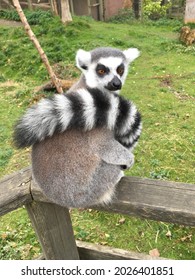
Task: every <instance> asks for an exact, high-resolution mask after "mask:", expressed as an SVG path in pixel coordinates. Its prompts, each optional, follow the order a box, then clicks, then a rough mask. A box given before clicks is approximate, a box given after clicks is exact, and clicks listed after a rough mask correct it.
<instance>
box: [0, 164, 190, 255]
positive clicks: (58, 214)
mask: <svg viewBox="0 0 195 280" xmlns="http://www.w3.org/2000/svg"><path fill="white" fill-rule="evenodd" d="M23 205H25V206H26V209H27V211H28V214H29V217H30V219H31V222H32V224H33V227H34V229H35V232H36V234H37V236H38V238H39V241H40V243H41V246H42V250H43V253H44V258H46V259H140V258H141V259H153V257H150V256H147V255H143V254H138V253H134V252H129V251H128V252H127V251H124V250H119V249H115V248H112V249H111V248H109V247H104V246H99V245H93V244H89V243H83V242H77V243H76V241H75V239H74V234H73V229H72V224H71V218H70V214H69V210H68V209H66V208H63V207H61V206H58V205H55V204H53V203H51V202H50V201H49V200H48V199H47V198H46V197H45V196H44V195H43V193H42V192H41V190H40V188H39V187H38V186H37V185H36V184H35V182H34V181H33V180H32V176H31V169H30V168H26V169H23V170H21V171H19V172H16V173H14V174H12V175H10V176H6V177H5V178H3V179H2V180H1V181H0V216H1V215H4V214H6V213H8V212H11V211H13V210H14V209H17V208H19V207H21V206H23ZM91 208H93V209H96V210H100V211H109V212H113V213H121V214H126V215H130V216H137V217H141V218H147V219H152V220H157V221H165V222H170V223H177V224H181V225H187V226H195V185H193V184H185V183H176V182H168V181H159V180H152V179H144V178H138V177H124V178H122V180H121V181H120V182H119V184H118V186H117V191H116V197H115V199H114V201H113V203H112V204H110V205H108V206H102V205H101V206H100V205H97V206H94V207H91Z"/></svg>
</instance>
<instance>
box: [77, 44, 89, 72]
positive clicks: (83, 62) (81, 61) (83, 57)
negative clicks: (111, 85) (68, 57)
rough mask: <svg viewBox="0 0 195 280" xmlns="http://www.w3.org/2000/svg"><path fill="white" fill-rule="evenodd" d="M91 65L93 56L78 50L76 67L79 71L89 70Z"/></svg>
mask: <svg viewBox="0 0 195 280" xmlns="http://www.w3.org/2000/svg"><path fill="white" fill-rule="evenodd" d="M90 63H91V54H90V52H86V51H84V50H81V49H80V50H78V51H77V54H76V65H77V67H78V68H79V69H81V70H82V71H83V70H87V69H88V66H89V64H90Z"/></svg>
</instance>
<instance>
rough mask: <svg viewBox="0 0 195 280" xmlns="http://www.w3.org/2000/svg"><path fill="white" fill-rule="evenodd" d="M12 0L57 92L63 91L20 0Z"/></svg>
mask: <svg viewBox="0 0 195 280" xmlns="http://www.w3.org/2000/svg"><path fill="white" fill-rule="evenodd" d="M12 2H13V5H14V7H15V9H16V10H17V12H18V15H19V17H20V19H21V22H22V23H23V25H24V28H25V30H26V32H27V34H28V36H29V38H30V40H31V41H32V42H33V44H34V46H35V47H36V49H37V50H38V52H39V55H40V57H41V59H42V61H43V63H44V65H45V67H46V69H47V71H48V73H49V76H50V78H51V81H52V83H53V84H54V85H55V87H56V90H57V92H58V93H62V92H63V89H62V86H61V82H60V80H59V79H58V78H57V77H56V75H55V73H54V72H53V69H52V67H51V65H50V63H49V60H48V58H47V56H46V54H45V53H44V51H43V49H42V47H41V45H40V43H39V41H38V39H37V38H36V36H35V34H34V33H33V31H32V29H31V27H30V25H29V24H28V21H27V19H26V16H25V14H24V12H23V10H22V8H21V6H20V3H19V1H18V0H12Z"/></svg>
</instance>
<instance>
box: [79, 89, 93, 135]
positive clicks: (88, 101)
mask: <svg viewBox="0 0 195 280" xmlns="http://www.w3.org/2000/svg"><path fill="white" fill-rule="evenodd" d="M77 93H78V94H79V95H80V97H81V98H82V99H83V101H84V102H83V103H84V117H85V128H86V130H91V129H92V128H93V126H94V122H95V113H96V109H95V106H94V101H93V98H92V96H91V94H90V93H89V92H88V91H87V90H86V89H84V88H82V89H79V90H78V92H77Z"/></svg>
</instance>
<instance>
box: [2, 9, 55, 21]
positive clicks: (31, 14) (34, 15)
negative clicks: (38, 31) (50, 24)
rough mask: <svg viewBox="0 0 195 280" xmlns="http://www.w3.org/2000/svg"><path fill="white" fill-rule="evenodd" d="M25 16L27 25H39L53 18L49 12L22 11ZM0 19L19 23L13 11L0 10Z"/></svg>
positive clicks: (16, 14)
mask: <svg viewBox="0 0 195 280" xmlns="http://www.w3.org/2000/svg"><path fill="white" fill-rule="evenodd" d="M24 13H25V16H26V18H27V20H28V23H29V24H32V25H33V24H34V25H35V24H40V23H41V22H45V21H49V20H50V19H51V18H53V15H52V13H51V12H50V11H47V12H46V11H43V10H34V11H29V10H24ZM0 18H4V19H7V20H15V21H20V18H19V15H18V13H17V11H15V10H0Z"/></svg>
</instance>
